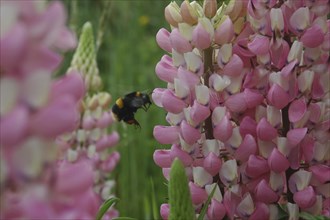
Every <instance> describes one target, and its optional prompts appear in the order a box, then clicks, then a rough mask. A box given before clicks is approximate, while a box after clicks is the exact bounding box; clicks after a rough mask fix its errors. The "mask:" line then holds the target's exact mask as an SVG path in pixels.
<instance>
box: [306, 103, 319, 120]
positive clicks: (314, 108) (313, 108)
mask: <svg viewBox="0 0 330 220" xmlns="http://www.w3.org/2000/svg"><path fill="white" fill-rule="evenodd" d="M308 111H309V112H311V113H312V114H310V116H309V120H310V121H311V122H313V123H317V122H319V120H320V117H321V107H320V105H318V104H316V103H310V104H309V106H308Z"/></svg>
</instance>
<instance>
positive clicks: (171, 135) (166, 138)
mask: <svg viewBox="0 0 330 220" xmlns="http://www.w3.org/2000/svg"><path fill="white" fill-rule="evenodd" d="M153 135H154V137H155V139H156V140H157V141H158V142H159V143H160V144H173V143H176V142H178V141H179V127H177V126H161V125H157V126H155V127H154V131H153Z"/></svg>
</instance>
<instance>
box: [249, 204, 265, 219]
mask: <svg viewBox="0 0 330 220" xmlns="http://www.w3.org/2000/svg"><path fill="white" fill-rule="evenodd" d="M269 216H270V210H269V208H268V206H267V205H266V204H264V203H261V202H257V203H256V208H255V210H254V212H253V213H252V215H251V216H250V218H249V219H251V220H252V219H269Z"/></svg>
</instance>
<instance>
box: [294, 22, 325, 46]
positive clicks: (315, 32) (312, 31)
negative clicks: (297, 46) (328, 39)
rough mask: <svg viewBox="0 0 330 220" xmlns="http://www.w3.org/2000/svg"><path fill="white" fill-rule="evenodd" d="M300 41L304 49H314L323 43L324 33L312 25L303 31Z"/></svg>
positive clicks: (315, 25)
mask: <svg viewBox="0 0 330 220" xmlns="http://www.w3.org/2000/svg"><path fill="white" fill-rule="evenodd" d="M300 40H301V42H302V43H303V44H304V46H305V47H310V48H315V47H318V46H320V45H321V44H322V43H323V41H324V33H323V31H322V29H321V28H320V27H319V26H318V25H317V24H314V25H313V26H312V27H310V28H308V29H307V30H306V31H305V33H304V34H303V35H302V36H301V38H300Z"/></svg>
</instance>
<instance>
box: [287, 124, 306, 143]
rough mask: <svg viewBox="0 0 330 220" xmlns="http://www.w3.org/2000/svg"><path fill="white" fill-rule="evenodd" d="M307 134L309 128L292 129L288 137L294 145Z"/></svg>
mask: <svg viewBox="0 0 330 220" xmlns="http://www.w3.org/2000/svg"><path fill="white" fill-rule="evenodd" d="M306 134H307V128H296V129H291V130H290V131H289V132H288V133H287V138H288V141H289V143H290V144H291V145H292V146H297V145H298V144H299V143H300V142H301V141H302V139H304V137H305V135H306Z"/></svg>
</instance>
